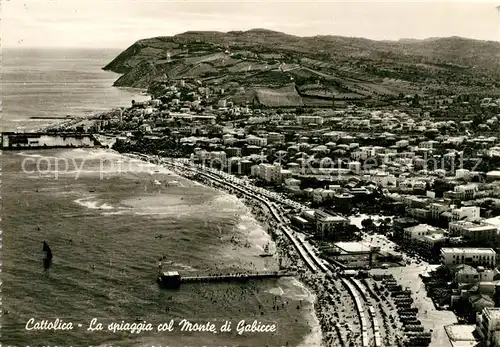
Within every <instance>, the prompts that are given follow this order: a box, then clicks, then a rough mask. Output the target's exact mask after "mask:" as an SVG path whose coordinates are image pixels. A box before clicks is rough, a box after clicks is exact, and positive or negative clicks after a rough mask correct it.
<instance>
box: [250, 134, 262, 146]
mask: <svg viewBox="0 0 500 347" xmlns="http://www.w3.org/2000/svg"><path fill="white" fill-rule="evenodd" d="M246 140H247V143H248V144H249V145H252V146H259V147H264V146H266V145H267V139H265V138H262V137H257V136H253V135H249V136H248V137H247V139H246Z"/></svg>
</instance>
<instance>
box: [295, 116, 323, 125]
mask: <svg viewBox="0 0 500 347" xmlns="http://www.w3.org/2000/svg"><path fill="white" fill-rule="evenodd" d="M297 123H298V124H299V125H307V124H317V125H321V124H323V117H321V116H297Z"/></svg>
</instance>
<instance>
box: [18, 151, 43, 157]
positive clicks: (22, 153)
mask: <svg viewBox="0 0 500 347" xmlns="http://www.w3.org/2000/svg"><path fill="white" fill-rule="evenodd" d="M16 155H19V156H21V157H29V158H43V155H41V154H30V153H25V152H19V153H16Z"/></svg>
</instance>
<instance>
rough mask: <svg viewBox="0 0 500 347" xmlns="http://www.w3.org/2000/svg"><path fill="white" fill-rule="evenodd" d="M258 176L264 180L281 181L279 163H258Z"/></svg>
mask: <svg viewBox="0 0 500 347" xmlns="http://www.w3.org/2000/svg"><path fill="white" fill-rule="evenodd" d="M259 177H260V178H261V179H262V180H264V181H266V182H279V181H281V165H276V164H265V163H262V164H259Z"/></svg>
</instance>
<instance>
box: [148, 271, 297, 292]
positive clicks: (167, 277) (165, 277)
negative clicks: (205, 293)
mask: <svg viewBox="0 0 500 347" xmlns="http://www.w3.org/2000/svg"><path fill="white" fill-rule="evenodd" d="M295 275H296V273H295V272H291V271H264V272H253V273H229V274H217V275H196V276H181V275H180V274H179V273H178V272H177V271H167V272H162V273H160V274H158V278H157V282H158V284H159V285H160V286H162V287H164V288H170V289H174V288H179V287H180V286H181V284H182V283H202V282H246V281H249V280H259V279H267V278H280V277H290V276H295Z"/></svg>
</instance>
